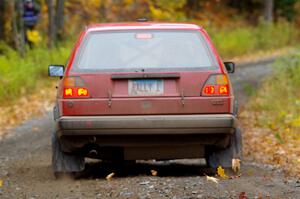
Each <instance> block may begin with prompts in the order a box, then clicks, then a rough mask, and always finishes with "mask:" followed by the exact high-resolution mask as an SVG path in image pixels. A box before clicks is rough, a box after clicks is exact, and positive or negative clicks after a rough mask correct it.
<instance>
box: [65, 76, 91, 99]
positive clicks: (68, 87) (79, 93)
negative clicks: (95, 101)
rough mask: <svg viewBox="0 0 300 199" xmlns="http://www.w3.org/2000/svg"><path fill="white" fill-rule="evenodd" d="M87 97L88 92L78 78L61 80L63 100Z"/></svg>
mask: <svg viewBox="0 0 300 199" xmlns="http://www.w3.org/2000/svg"><path fill="white" fill-rule="evenodd" d="M89 96H90V95H89V91H88V89H87V88H86V87H85V84H84V82H83V80H82V79H81V78H80V77H67V78H65V79H64V80H63V97H64V98H83V97H85V98H86V97H89Z"/></svg>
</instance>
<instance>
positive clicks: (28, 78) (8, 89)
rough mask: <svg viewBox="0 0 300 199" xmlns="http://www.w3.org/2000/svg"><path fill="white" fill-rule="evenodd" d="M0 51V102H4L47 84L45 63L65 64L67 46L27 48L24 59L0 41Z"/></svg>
mask: <svg viewBox="0 0 300 199" xmlns="http://www.w3.org/2000/svg"><path fill="white" fill-rule="evenodd" d="M0 52H1V53H2V54H0V102H1V104H7V103H8V102H11V101H14V100H16V99H18V98H19V97H21V96H24V95H28V94H32V93H34V92H35V91H36V90H37V89H43V88H44V87H45V86H47V85H49V83H50V81H48V79H47V66H48V65H49V64H51V63H53V64H54V63H57V64H64V63H65V62H66V60H67V57H68V55H69V53H70V48H69V47H64V46H60V47H57V48H55V49H53V50H48V49H47V48H46V47H39V48H35V49H33V50H28V51H27V53H26V56H25V58H24V59H22V58H21V57H20V56H19V54H18V53H17V52H16V51H15V50H13V49H11V48H9V47H8V46H7V45H4V44H0Z"/></svg>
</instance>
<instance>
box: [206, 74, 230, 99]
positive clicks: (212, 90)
mask: <svg viewBox="0 0 300 199" xmlns="http://www.w3.org/2000/svg"><path fill="white" fill-rule="evenodd" d="M229 94H230V87H229V81H228V78H227V76H226V75H224V74H218V75H211V76H210V77H209V78H208V80H207V81H206V83H205V85H204V87H203V89H202V95H204V96H217V95H229Z"/></svg>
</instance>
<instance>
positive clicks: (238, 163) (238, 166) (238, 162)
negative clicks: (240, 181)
mask: <svg viewBox="0 0 300 199" xmlns="http://www.w3.org/2000/svg"><path fill="white" fill-rule="evenodd" d="M240 169H241V160H240V159H232V170H233V171H234V172H235V173H236V172H238V171H239V170H240Z"/></svg>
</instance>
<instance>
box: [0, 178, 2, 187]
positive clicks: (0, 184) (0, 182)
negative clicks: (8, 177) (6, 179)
mask: <svg viewBox="0 0 300 199" xmlns="http://www.w3.org/2000/svg"><path fill="white" fill-rule="evenodd" d="M2 186H3V180H0V188H1V187H2Z"/></svg>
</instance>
